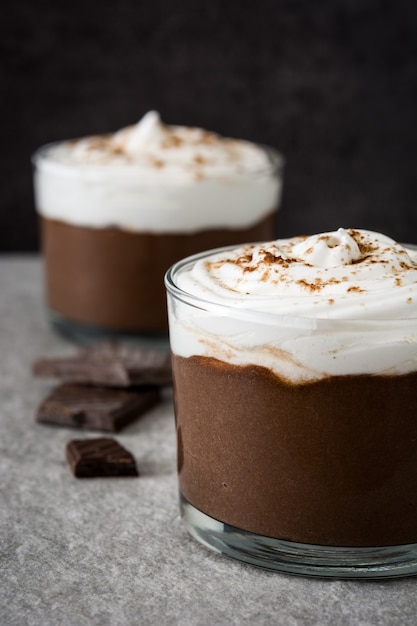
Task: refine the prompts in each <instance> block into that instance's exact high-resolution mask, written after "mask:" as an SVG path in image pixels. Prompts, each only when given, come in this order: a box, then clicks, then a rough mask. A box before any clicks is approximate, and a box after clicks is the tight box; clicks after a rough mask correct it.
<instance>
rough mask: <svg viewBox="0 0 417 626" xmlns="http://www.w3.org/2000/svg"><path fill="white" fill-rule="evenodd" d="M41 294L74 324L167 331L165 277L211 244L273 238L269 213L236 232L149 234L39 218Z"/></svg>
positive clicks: (126, 329)
mask: <svg viewBox="0 0 417 626" xmlns="http://www.w3.org/2000/svg"><path fill="white" fill-rule="evenodd" d="M40 223H41V236H42V246H43V252H44V259H45V278H46V295H47V300H48V305H49V307H50V309H52V310H53V311H54V312H56V313H59V314H61V315H63V316H64V317H67V318H69V319H71V320H73V321H75V322H79V323H82V324H90V325H92V326H97V327H101V328H108V329H113V330H122V331H126V332H141V331H145V332H146V331H148V332H164V331H167V328H168V322H167V314H166V295H165V288H164V281H163V277H164V274H165V272H166V270H167V269H168V268H169V267H170V266H171V265H173V263H175V262H177V261H179V260H180V259H182V258H184V257H186V256H189V255H191V254H195V253H197V252H201V251H203V250H208V249H211V248H216V247H221V246H226V245H237V244H239V243H242V242H243V241H260V240H264V239H272V238H273V237H274V216H273V215H270V216H269V217H267V218H266V219H264V220H262V221H261V222H259V223H258V224H256V225H255V226H253V227H251V228H247V229H241V230H225V229H218V230H208V231H202V232H198V233H193V234H163V235H155V234H146V233H136V232H133V231H125V230H121V229H118V228H85V227H81V226H72V225H70V224H66V223H64V222H61V221H57V220H51V219H47V218H44V217H41V218H40Z"/></svg>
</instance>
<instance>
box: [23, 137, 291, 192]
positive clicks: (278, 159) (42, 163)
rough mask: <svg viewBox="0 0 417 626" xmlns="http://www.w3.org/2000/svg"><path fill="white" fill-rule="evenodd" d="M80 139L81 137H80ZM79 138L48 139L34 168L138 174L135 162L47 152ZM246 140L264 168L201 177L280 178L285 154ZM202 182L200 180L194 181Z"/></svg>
mask: <svg viewBox="0 0 417 626" xmlns="http://www.w3.org/2000/svg"><path fill="white" fill-rule="evenodd" d="M79 139H82V138H79ZM77 140H78V139H75V140H71V139H63V140H58V141H51V142H49V143H46V144H44V145H42V146H40V147H39V148H37V149H36V150H35V151H34V152H33V153H32V155H31V157H30V160H31V163H32V166H33V167H34V168H40V167H47V168H48V169H50V170H54V171H56V172H59V173H60V174H64V175H66V176H69V177H71V176H77V175H79V174H80V172H82V174H83V177H88V176H92V177H94V176H97V175H103V174H106V173H108V172H109V170H110V169H111V170H112V173H114V174H116V173H117V175H122V176H125V177H129V176H131V175H134V174H137V171H138V165H137V164H136V165H135V164H134V163H119V164H114V163H112V164H103V163H63V162H61V161H56V160H54V159H51V158H49V153H50V151H51V150H53V149H54V148H55V147H58V146H60V145H63V144H66V143H70V142H72V141H77ZM242 141H245V142H246V143H252V144H253V145H255V146H257V147H258V148H260V149H261V150H262V151H263V152H264V153H265V154H266V155H267V157H268V164H267V165H266V166H265V167H258V168H257V169H254V170H252V171H247V172H234V173H233V174H232V175H230V174H229V175H225V176H218V175H216V176H207V177H206V178H204V179H202V180H203V181H204V180H208V181H211V180H220V181H221V180H240V179H242V178H244V179H252V178H253V179H256V178H257V177H260V176H265V175H266V174H270V175H271V177H277V178H282V177H283V170H284V168H285V164H286V159H285V156H284V155H283V154H282V152H280V151H279V150H278V149H276V148H274V147H272V146H268V145H266V144H263V143H256V142H251V141H247V140H242ZM197 182H201V180H199V181H197Z"/></svg>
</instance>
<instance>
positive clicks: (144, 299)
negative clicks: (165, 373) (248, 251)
mask: <svg viewBox="0 0 417 626" xmlns="http://www.w3.org/2000/svg"><path fill="white" fill-rule="evenodd" d="M63 143H67V142H57V143H55V144H50V145H47V146H44V147H42V148H40V149H39V150H38V151H37V152H36V153H35V155H34V157H33V165H34V189H35V204H36V208H37V211H38V213H39V220H40V231H41V242H42V249H43V258H44V271H45V287H46V289H45V290H46V299H47V306H48V310H49V316H50V320H51V322H52V324H53V326H54V327H55V328H56V329H57V330H58V331H59V332H60V333H61V334H64V335H66V336H67V337H69V338H71V339H74V340H76V341H79V342H85V341H88V340H93V339H98V338H103V337H136V338H141V339H142V340H143V341H148V340H149V341H150V342H151V343H152V345H155V343H157V342H158V341H159V340H160V341H161V342H162V344H164V345H165V346H167V342H168V339H167V336H168V322H167V315H166V296H165V289H164V282H163V277H164V274H165V272H166V270H167V269H168V268H169V267H170V266H171V265H172V264H173V263H175V262H176V261H178V260H179V259H181V258H183V257H184V256H188V255H190V254H194V253H196V252H199V251H201V250H204V249H207V248H211V247H216V246H222V245H229V244H237V243H241V242H243V241H246V240H262V239H272V238H274V236H275V220H276V212H277V209H278V207H279V204H280V197H281V188H282V174H283V158H282V157H281V155H280V154H278V153H277V152H276V151H275V150H273V149H271V148H269V147H263V146H262V147H261V149H262V150H263V151H264V152H265V154H266V155H267V162H268V165H267V167H264V168H263V169H262V170H257V171H254V172H253V173H250V174H249V175H248V174H241V175H239V174H234V175H233V177H232V178H230V179H226V180H222V179H221V177H220V179H214V178H213V179H210V178H205V179H202V180H199V179H198V178H196V180H193V181H191V182H188V183H187V184H184V181H183V180H182V179H180V180H178V181H176V180H169V181H168V182H166V181H165V182H164V184H163V185H162V184H158V178H157V174H158V173H156V174H155V175H154V176H153V177H151V178H149V180H148V179H145V180H144V177H143V176H142V177H141V178H138V175H137V169H136V167H135V166H134V165H124V166H123V167H119V168H118V169H116V170H114V169H113V170H112V169H111V168H110V167H109V166H107V165H106V164H102V165H91V164H90V165H88V167H80V166H77V165H74V164H68V163H64V162H59V161H57V160H56V159H54V157H53V156H51V154H52V155H53V154H54V150H55V149H56V147H57V146H58V147H59V146H60V145H62V144H63ZM259 193H261V194H263V195H262V202H261V204H262V203H263V210H261V214H260V213H259V208H260V207H259ZM218 197H224V200H225V206H222V203H221V202H220V203H219V202H217V201H216V199H217V198H218ZM243 202H245V206H246V217H243V213H242V211H241V207H242V204H243ZM210 203H211V204H210ZM184 204H186V206H187V211H189V210H190V209H191V208H192V211H193V213H194V215H197V214H198V212H199V211H200V212H201V214H200V215H199V216H198V220H197V221H198V226H197V227H195V228H194V227H192V225H191V224H190V223H189V221H187V219H186V218H184V211H183V208H184ZM211 206H212V209H210V207H211ZM80 207H86V210H85V211H84V210H80ZM207 207H209V208H207ZM209 209H210V210H209ZM120 211H122V213H120ZM176 211H178V218H176V217H175V215H176V213H175V212H176ZM226 213H227V219H226V221H225V220H224V219H223V217H222V216H225V215H226ZM121 214H123V216H128V217H129V220H130V222H132V223H135V224H136V223H137V224H138V225H137V226H135V227H132V226H131V225H128V226H126V225H125V224H123V220H122V219H121V218H120V217H119V216H120V215H121ZM193 219H194V218H193ZM181 220H182V221H181ZM167 221H169V223H170V224H171V226H170V229H167V227H166V224H167ZM130 222H129V223H130Z"/></svg>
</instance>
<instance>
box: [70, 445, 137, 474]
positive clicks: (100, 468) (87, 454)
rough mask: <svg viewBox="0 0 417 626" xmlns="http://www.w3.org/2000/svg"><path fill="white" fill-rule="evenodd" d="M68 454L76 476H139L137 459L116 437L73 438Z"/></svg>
mask: <svg viewBox="0 0 417 626" xmlns="http://www.w3.org/2000/svg"><path fill="white" fill-rule="evenodd" d="M66 455H67V459H68V463H69V464H70V466H71V470H72V473H73V474H74V476H75V477H76V478H100V477H105V476H139V472H138V470H137V467H136V463H135V459H134V458H133V456H132V455H131V454H130V452H129V451H128V450H126V448H124V447H123V446H121V445H120V444H119V443H118V442H117V441H116V440H115V439H111V438H108V437H100V438H97V439H73V440H72V441H69V442H68V444H67V449H66Z"/></svg>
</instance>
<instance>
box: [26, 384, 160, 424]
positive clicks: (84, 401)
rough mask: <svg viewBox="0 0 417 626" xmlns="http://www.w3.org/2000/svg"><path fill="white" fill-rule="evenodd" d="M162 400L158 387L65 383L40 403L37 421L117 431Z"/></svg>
mask: <svg viewBox="0 0 417 626" xmlns="http://www.w3.org/2000/svg"><path fill="white" fill-rule="evenodd" d="M159 400H160V393H159V389H157V388H156V387H148V388H142V389H135V390H127V389H111V388H102V387H90V386H87V385H78V384H71V383H64V384H62V385H59V386H58V387H56V388H55V389H53V390H52V392H51V393H50V394H49V396H48V397H47V398H46V399H45V400H44V401H43V402H42V403H41V405H40V406H39V408H38V412H37V415H36V419H37V421H38V422H43V423H47V424H55V425H59V426H70V427H75V428H83V429H90V430H104V431H108V432H118V431H119V430H121V429H122V428H123V427H124V426H126V425H127V424H129V423H131V422H132V421H134V420H136V419H137V418H138V417H140V416H141V415H142V414H143V413H144V412H145V411H147V410H148V409H150V408H152V407H153V406H155V405H156V404H157V403H158V402H159Z"/></svg>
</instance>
